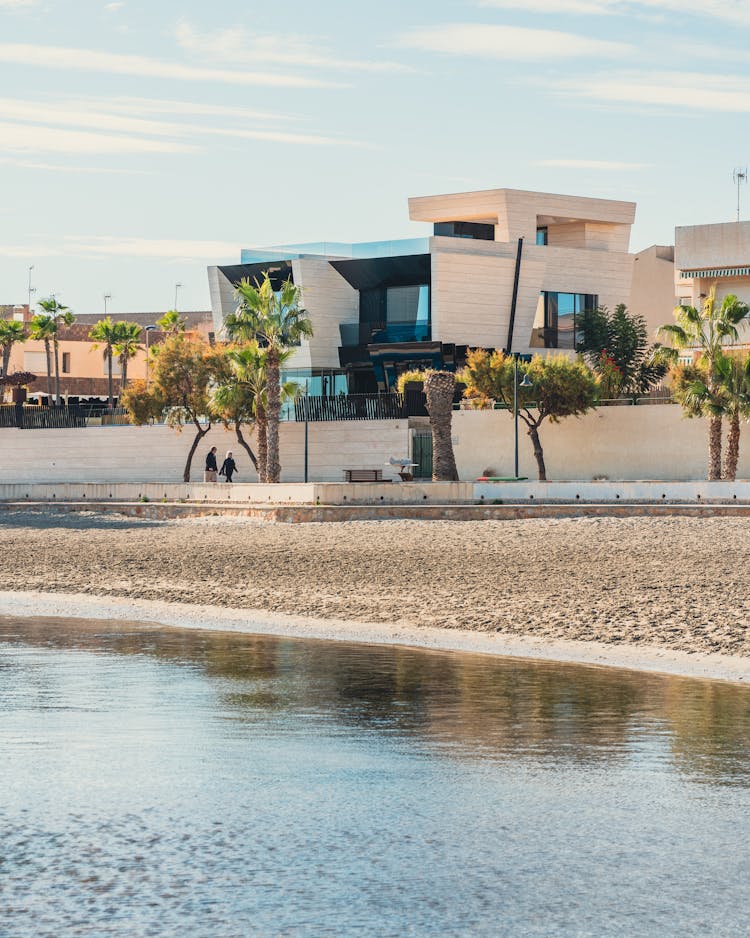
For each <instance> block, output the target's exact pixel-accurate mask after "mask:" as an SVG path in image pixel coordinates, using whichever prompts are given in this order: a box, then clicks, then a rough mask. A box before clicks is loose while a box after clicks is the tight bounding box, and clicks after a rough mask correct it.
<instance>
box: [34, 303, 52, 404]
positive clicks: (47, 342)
mask: <svg viewBox="0 0 750 938" xmlns="http://www.w3.org/2000/svg"><path fill="white" fill-rule="evenodd" d="M55 332H57V324H56V323H55V320H54V319H53V317H52V316H48V315H47V314H46V313H37V314H36V316H34V317H33V318H32V320H31V328H30V329H29V338H30V339H33V340H34V341H35V342H44V352H45V355H46V356H47V395H48V396H49V399H50V400H52V345H51V341H52V337H53V336H54V334H55Z"/></svg>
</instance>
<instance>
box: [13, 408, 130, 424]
mask: <svg viewBox="0 0 750 938" xmlns="http://www.w3.org/2000/svg"><path fill="white" fill-rule="evenodd" d="M127 423H130V421H129V419H128V415H127V413H126V412H125V409H124V408H122V407H116V408H114V410H111V411H108V410H104V411H103V410H102V408H101V407H99V406H97V405H94V406H91V405H87V404H80V405H71V406H60V407H57V406H54V405H53V406H46V405H37V404H0V427H16V428H17V429H19V430H67V429H71V428H75V427H94V426H98V427H101V426H117V425H122V424H127Z"/></svg>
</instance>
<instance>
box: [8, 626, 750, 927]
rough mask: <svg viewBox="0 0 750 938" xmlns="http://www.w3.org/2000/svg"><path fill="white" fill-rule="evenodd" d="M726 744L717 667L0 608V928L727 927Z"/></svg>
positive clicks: (746, 875)
mask: <svg viewBox="0 0 750 938" xmlns="http://www.w3.org/2000/svg"><path fill="white" fill-rule="evenodd" d="M749 743H750V693H749V692H748V689H745V688H741V687H733V686H731V685H726V684H718V683H711V682H705V681H689V680H683V679H677V678H667V677H658V676H653V675H651V676H647V675H638V674H635V673H630V672H616V671H604V670H599V669H595V668H582V667H564V666H559V665H550V664H541V663H534V662H519V661H501V660H494V659H490V658H483V657H472V656H468V655H449V654H438V653H429V652H423V651H416V650H410V649H396V648H372V647H367V646H361V647H360V646H347V645H338V644H326V643H324V642H303V641H291V640H277V639H273V638H267V637H265V638H258V637H253V636H238V635H220V634H207V635H204V634H197V633H188V634H183V633H181V632H179V631H171V630H163V631H158V632H154V631H147V630H145V629H140V628H138V627H127V628H123V629H121V630H120V629H118V630H111V629H110V627H109V626H105V625H103V624H102V623H91V624H86V623H81V622H76V623H74V624H72V623H66V622H59V623H50V622H37V623H34V622H31V623H20V622H19V623H13V622H5V623H3V624H2V625H0V753H1V754H2V759H0V783H2V793H3V794H2V798H1V799H0V829H2V831H3V836H2V845H1V847H0V851H1V855H0V874H1V875H0V901H2V907H3V910H4V913H3V923H2V925H0V934H2V935H5V934H8V935H9V936H11V935H12V936H13V938H31V936H33V938H39V936H56V938H57V936H65V935H86V936H90V935H97V936H99V935H101V936H109V935H117V936H133V935H159V936H160V938H162V936H171V935H174V936H180V938H182V936H192V935H196V936H204V935H210V936H212V938H214V936H216V938H223V936H232V938H234V936H237V935H254V934H257V935H264V936H265V935H277V934H278V935H284V936H307V935H354V934H362V935H368V936H371V935H372V936H375V935H383V936H385V935H394V936H402V935H438V934H439V935H471V936H484V935H487V936H490V935H492V936H494V935H505V934H508V935H515V934H523V935H531V936H534V935H539V936H541V935H545V936H546V935H550V934H555V935H596V936H600V935H618V936H619V935H623V934H627V935H654V934H660V935H672V934H674V935H680V936H690V935H705V934H721V935H724V934H727V935H728V934H740V933H742V929H743V928H744V927H745V916H744V909H746V908H747V905H748V900H750V887H749V886H748V884H749V883H750V855H749V852H748V847H747V843H748V833H750V831H749V830H748V827H749V826H750V825H749V824H748V820H747V819H748V817H749V816H750V812H748V808H749V807H750V745H749ZM697 870H700V876H696V871H697ZM3 929H5V931H4V930H3Z"/></svg>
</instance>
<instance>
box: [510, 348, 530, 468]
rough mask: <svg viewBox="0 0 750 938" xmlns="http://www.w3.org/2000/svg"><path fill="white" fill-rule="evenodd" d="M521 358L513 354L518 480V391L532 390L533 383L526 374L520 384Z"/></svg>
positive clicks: (514, 419) (515, 462) (515, 463)
mask: <svg viewBox="0 0 750 938" xmlns="http://www.w3.org/2000/svg"><path fill="white" fill-rule="evenodd" d="M520 357H521V355H520V352H513V429H514V439H515V459H514V463H513V466H514V472H513V477H514V478H515V479H518V389H519V387H522V388H531V387H533V386H534V385H533V383H532V382H531V381H529V376H528V375H527V374H525V373H524V376H523V381H521V383H520V384H519V383H518V359H519V358H520Z"/></svg>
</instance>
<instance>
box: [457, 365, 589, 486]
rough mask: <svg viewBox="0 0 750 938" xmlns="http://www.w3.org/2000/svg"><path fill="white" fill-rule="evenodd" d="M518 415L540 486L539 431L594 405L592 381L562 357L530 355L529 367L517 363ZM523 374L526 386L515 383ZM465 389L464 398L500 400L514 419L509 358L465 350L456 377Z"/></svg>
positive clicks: (584, 367) (582, 369)
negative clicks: (525, 434) (460, 369)
mask: <svg viewBox="0 0 750 938" xmlns="http://www.w3.org/2000/svg"><path fill="white" fill-rule="evenodd" d="M518 371H519V387H518V416H519V417H520V419H521V420H522V421H523V422H524V424H525V425H526V432H527V433H528V436H529V439H530V440H531V445H532V447H533V450H534V458H535V459H536V463H537V469H538V473H539V481H540V482H546V481H547V469H546V466H545V463H544V451H543V449H542V444H541V440H540V438H539V428H540V426H541V425H542V423H544V421H545V420H547V419H549V421H550V423H559V422H560V421H561V420H563V419H564V418H565V417H577V416H579V415H581V414H585V413H586V412H587V411H588V410H590V409H591V408H592V407H594V406H595V403H596V395H597V382H596V378H595V376H594V374H593V372H592V371H591V369H590V368H588V367H587V365H586V364H585V362H583V361H582V360H581V359H577V360H575V361H571V360H570V359H569V358H568V357H567V356H565V355H550V356H549V357H547V358H542V357H541V356H540V355H535V356H534V357H533V358H532V360H531V361H530V362H519V363H518ZM523 375H527V376H528V378H529V381H530V382H531V386H530V387H523V386H522V385H521V383H520V381H521V380H522V376H523ZM460 377H461V380H462V381H463V382H464V383H465V384H466V391H465V396H466V397H470V398H471V397H485V398H492V399H494V400H496V401H501V402H502V403H503V404H505V405H506V407H507V408H508V412H509V413H510V414H511V416H513V382H514V380H515V377H514V365H513V356H512V355H506V354H504V353H503V352H501V351H500V350H498V349H496V350H495V351H494V352H488V351H486V350H485V349H475V350H473V351H469V353H468V355H467V359H466V368H465V369H464V371H463V373H462V374H461V376H460Z"/></svg>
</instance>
